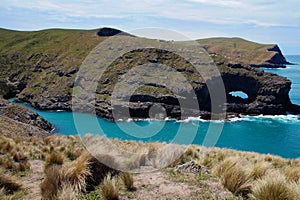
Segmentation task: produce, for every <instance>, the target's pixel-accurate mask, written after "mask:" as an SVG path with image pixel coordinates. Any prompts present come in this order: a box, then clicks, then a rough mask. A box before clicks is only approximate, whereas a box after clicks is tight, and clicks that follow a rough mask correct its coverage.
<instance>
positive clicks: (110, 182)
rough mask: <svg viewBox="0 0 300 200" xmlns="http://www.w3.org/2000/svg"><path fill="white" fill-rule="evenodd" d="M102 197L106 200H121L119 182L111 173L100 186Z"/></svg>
mask: <svg viewBox="0 0 300 200" xmlns="http://www.w3.org/2000/svg"><path fill="white" fill-rule="evenodd" d="M100 196H101V198H102V199H106V200H117V199H119V183H118V180H117V179H116V178H114V177H112V176H111V174H110V173H108V174H107V176H106V177H105V178H104V180H103V181H102V183H101V184H100Z"/></svg>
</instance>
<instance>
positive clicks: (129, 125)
mask: <svg viewBox="0 0 300 200" xmlns="http://www.w3.org/2000/svg"><path fill="white" fill-rule="evenodd" d="M287 59H288V60H289V61H290V62H293V63H297V65H291V66H289V67H288V68H287V69H268V70H266V71H271V72H274V73H278V74H280V75H283V76H287V77H288V78H289V79H291V80H292V82H293V84H292V90H291V92H290V97H291V100H292V102H293V103H296V104H300V64H299V63H300V56H287ZM34 110H35V109H34ZM35 111H36V112H37V113H38V114H40V115H41V116H42V117H44V118H45V119H47V120H48V121H49V122H51V123H53V124H54V125H55V126H56V129H55V130H54V132H55V133H61V134H65V135H69V134H77V133H79V134H80V135H83V134H85V133H94V134H105V135H106V136H107V137H117V138H120V139H131V140H139V141H161V142H162V141H165V142H174V143H180V144H188V143H193V144H199V145H202V144H204V145H206V146H213V145H214V143H216V144H215V146H217V147H226V148H232V149H237V150H243V151H254V152H259V153H270V154H275V155H280V156H283V157H286V158H296V157H300V120H299V118H298V116H294V115H289V116H256V117H250V116H244V117H242V118H241V119H233V120H232V121H231V122H218V121H216V122H212V123H209V122H207V121H202V120H199V119H195V118H193V119H192V118H191V119H188V120H185V121H175V120H167V121H147V120H146V121H138V122H133V121H126V122H108V121H106V120H103V119H101V118H97V117H94V116H91V115H88V114H82V113H71V112H48V111H38V110H35ZM74 119H76V123H74ZM75 124H76V125H75ZM222 128H223V129H222ZM218 130H222V131H221V132H220V135H219V132H218ZM206 136H207V137H206ZM205 137H206V139H205Z"/></svg>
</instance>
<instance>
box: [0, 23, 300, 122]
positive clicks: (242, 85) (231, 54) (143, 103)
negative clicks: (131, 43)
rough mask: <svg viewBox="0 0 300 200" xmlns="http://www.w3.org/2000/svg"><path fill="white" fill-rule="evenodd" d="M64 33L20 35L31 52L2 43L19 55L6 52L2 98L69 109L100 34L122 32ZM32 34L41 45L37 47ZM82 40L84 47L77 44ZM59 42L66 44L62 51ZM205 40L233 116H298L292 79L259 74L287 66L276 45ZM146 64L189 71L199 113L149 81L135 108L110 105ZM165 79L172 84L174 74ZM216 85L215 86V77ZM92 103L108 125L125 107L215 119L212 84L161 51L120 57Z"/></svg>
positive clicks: (1, 55)
mask: <svg viewBox="0 0 300 200" xmlns="http://www.w3.org/2000/svg"><path fill="white" fill-rule="evenodd" d="M60 31H61V30H53V31H48V32H46V33H43V34H48V35H49V37H50V36H51V37H52V35H54V36H55V37H54V36H53V37H54V38H56V39H52V40H47V41H44V40H40V38H39V37H41V36H40V35H39V34H38V33H34V34H33V33H32V34H33V35H31V36H30V37H29V36H28V37H29V38H27V36H26V34H25V33H22V34H21V36H20V37H21V38H22V41H23V42H24V41H25V42H27V41H28V43H26V44H27V45H25V46H24V48H25V47H26V48H27V46H30V45H31V46H30V49H29V50H28V49H27V50H26V51H25V50H24V48H21V49H20V48H19V46H18V48H16V47H15V46H14V43H13V42H15V38H14V39H12V41H11V42H10V43H7V44H4V45H2V46H6V47H7V48H12V49H13V52H8V51H0V64H1V66H3V67H2V68H1V70H0V72H1V73H0V85H1V89H0V95H2V96H3V97H5V98H8V97H12V96H14V95H17V100H18V101H21V102H28V103H30V104H31V105H32V106H34V107H35V108H38V109H43V110H57V109H62V110H71V108H72V106H71V100H72V91H73V90H74V85H75V77H76V76H77V74H78V70H79V66H80V63H81V62H82V61H83V59H84V58H85V57H86V55H87V54H88V53H89V51H90V50H91V49H93V47H95V46H96V45H97V44H98V43H99V42H101V41H103V40H104V39H105V37H104V36H99V35H105V36H109V35H114V34H115V33H119V31H116V30H111V29H107V28H106V29H101V30H100V31H99V30H97V31H88V32H84V31H72V32H71V33H67V34H66V33H64V34H62V35H63V36H64V37H62V38H58V36H60V34H61V33H60ZM58 33H59V35H58ZM0 34H1V31H0ZM10 34H12V33H10ZM24 34H25V36H24ZM30 34H31V33H30ZM43 34H41V35H43ZM18 35H20V33H16V36H15V37H17V36H18ZM125 35H126V34H125ZM32 37H34V38H35V40H37V41H39V42H36V43H34V42H32ZM51 37H50V38H51ZM76 38H77V39H76ZM79 40H80V44H78V42H76V41H79ZM52 41H53V44H52ZM63 41H64V42H63ZM212 41H214V42H212ZM46 42H47V43H46ZM57 42H58V43H59V44H60V46H59V48H58V46H57V44H58V43H57ZM44 43H46V44H47V45H46V44H44ZM54 43H55V45H54ZM199 43H200V45H202V46H204V47H205V48H206V49H207V50H208V52H209V53H210V54H211V56H212V59H213V60H214V61H215V62H216V64H217V66H218V69H219V71H220V73H221V76H222V79H223V81H224V85H225V92H226V97H227V102H226V103H225V105H226V108H224V109H226V110H227V112H229V113H232V114H236V113H243V114H285V113H286V112H287V111H291V112H296V113H299V112H300V109H299V107H298V106H296V105H292V104H291V102H290V99H289V96H288V93H289V90H290V86H291V82H290V81H289V80H288V79H286V78H284V77H280V76H277V75H275V74H271V73H264V72H263V71H261V70H259V69H255V67H261V66H271V67H278V66H284V65H285V64H287V61H286V60H285V58H284V56H283V55H282V53H281V51H280V49H279V47H278V46H277V45H275V46H274V45H261V44H256V43H250V42H248V41H244V40H241V39H236V38H235V39H224V38H222V39H221V40H219V39H211V40H209V41H199ZM0 46H1V44H0ZM49 46H50V47H51V48H48V49H47V50H45V51H43V52H41V49H43V48H46V47H49ZM112 48H113V47H112ZM195 51H197V49H196V50H195ZM66 52H67V53H68V54H66ZM199 56H200V53H199ZM247 56H248V57H247ZM144 63H153V64H162V65H166V66H171V67H172V68H174V69H175V70H176V71H177V72H180V73H181V74H183V75H184V77H186V78H187V80H188V83H189V84H190V85H191V86H192V89H193V91H194V92H195V93H196V96H197V102H198V105H199V108H200V110H195V109H190V108H189V107H188V106H187V107H186V108H184V109H185V110H184V113H183V112H182V110H181V109H182V108H181V107H180V105H179V101H180V98H181V97H180V93H179V95H175V94H174V93H172V91H170V90H169V89H168V88H167V87H165V86H163V85H159V84H157V83H156V82H151V81H150V83H149V84H146V85H143V86H142V87H140V88H138V89H137V90H136V91H135V92H134V93H133V94H132V95H131V97H130V103H129V104H125V103H124V102H122V100H120V102H119V103H118V104H114V105H112V104H111V95H112V93H113V90H114V86H115V84H116V83H117V82H118V80H119V78H120V77H121V76H122V75H124V74H126V73H127V72H128V70H129V69H131V68H133V67H134V66H137V65H141V64H144ZM166 77H167V79H168V76H166ZM210 81H212V82H213V81H214V80H213V78H212V79H211V80H210ZM172 84H176V85H177V86H178V88H179V90H181V89H182V91H184V86H181V84H180V82H178V83H176V82H175V83H172ZM76 87H77V86H76ZM181 87H182V88H181ZM180 88H181V89H180ZM76 89H80V87H79V88H78V87H77V88H76ZM232 91H243V92H244V93H246V94H247V95H248V98H247V99H241V98H239V97H233V96H231V95H230V94H229V93H230V92H232ZM184 95H185V94H182V96H184ZM90 103H91V104H92V105H94V106H95V114H97V115H99V116H102V117H104V118H106V119H110V120H115V119H114V118H113V116H112V111H113V110H119V112H118V115H119V116H118V118H122V112H123V111H122V110H124V112H125V110H129V112H130V115H131V117H132V118H148V117H153V116H151V111H152V112H153V111H155V110H158V111H159V110H160V109H161V108H163V109H164V110H165V111H166V112H165V113H166V114H165V115H162V116H161V117H172V118H181V117H183V116H199V115H200V116H202V117H203V118H207V119H209V118H210V114H211V113H210V112H211V105H210V104H211V99H210V95H209V90H208V87H207V82H205V81H204V80H203V79H202V78H201V75H200V74H198V73H197V71H196V70H195V69H194V68H193V66H192V65H191V64H190V63H189V62H188V61H186V60H184V59H183V58H181V57H179V56H178V55H176V54H173V53H171V52H168V51H163V50H159V49H140V50H137V51H134V52H130V53H127V54H126V55H123V56H122V57H120V58H118V59H117V60H115V62H113V63H112V64H111V66H110V70H107V71H106V72H105V74H104V75H103V77H102V78H101V80H100V81H99V83H98V88H97V91H96V99H91V101H90ZM220 106H224V105H220ZM86 109H88V107H86V106H82V111H86Z"/></svg>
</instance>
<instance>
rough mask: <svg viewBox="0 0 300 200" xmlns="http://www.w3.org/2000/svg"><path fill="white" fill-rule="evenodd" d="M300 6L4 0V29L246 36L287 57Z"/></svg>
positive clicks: (232, 0)
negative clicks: (156, 30) (148, 30)
mask: <svg viewBox="0 0 300 200" xmlns="http://www.w3.org/2000/svg"><path fill="white" fill-rule="evenodd" d="M299 6H300V2H298V1H296V0H288V1H285V2H276V1H274V0H267V1H262V0H255V1H252V2H248V1H247V0H241V1H238V0H217V1H214V2H211V1H210V0H183V1H181V2H172V1H171V0H166V1H161V0H153V1H151V2H149V1H146V0H141V1H138V2H136V1H133V0H124V1H122V2H118V3H114V2H111V1H106V0H100V1H99V0H88V1H80V0H76V1H68V0H62V1H58V0H45V1H38V0H33V1H30V2H28V1H20V0H13V1H11V0H3V2H2V3H1V5H0V16H1V17H0V27H3V28H5V29H12V30H22V31H32V30H43V29H51V28H63V29H74V28H75V29H88V30H89V29H95V28H99V27H112V28H116V29H120V30H124V31H126V32H131V31H132V30H136V29H143V28H148V27H155V28H159V29H167V30H173V31H176V32H178V33H180V34H182V35H184V36H186V37H187V38H190V39H202V38H211V37H240V38H243V39H246V40H250V41H254V42H258V43H263V44H278V46H279V47H280V48H281V50H282V52H283V54H284V55H299V54H300V13H299V12H298V8H299ZM285 11H288V12H285Z"/></svg>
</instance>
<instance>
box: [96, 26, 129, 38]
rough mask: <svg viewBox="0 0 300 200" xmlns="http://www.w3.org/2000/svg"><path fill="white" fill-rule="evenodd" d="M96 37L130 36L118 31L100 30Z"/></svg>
mask: <svg viewBox="0 0 300 200" xmlns="http://www.w3.org/2000/svg"><path fill="white" fill-rule="evenodd" d="M97 35H98V36H114V35H126V36H130V34H128V33H125V32H122V31H120V30H118V29H114V28H107V27H105V28H101V29H100V30H99V31H98V32H97Z"/></svg>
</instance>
